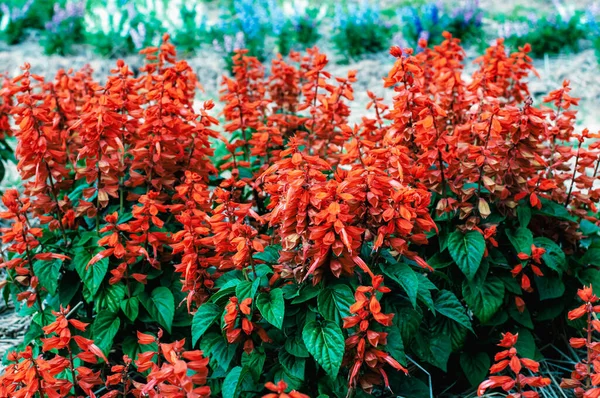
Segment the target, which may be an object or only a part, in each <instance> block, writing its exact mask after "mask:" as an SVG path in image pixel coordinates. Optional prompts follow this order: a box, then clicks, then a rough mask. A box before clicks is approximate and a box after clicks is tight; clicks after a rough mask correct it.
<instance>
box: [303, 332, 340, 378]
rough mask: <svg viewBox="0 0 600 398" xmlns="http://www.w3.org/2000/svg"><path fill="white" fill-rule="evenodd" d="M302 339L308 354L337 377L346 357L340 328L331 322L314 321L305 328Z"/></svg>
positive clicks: (329, 373) (326, 370)
mask: <svg viewBox="0 0 600 398" xmlns="http://www.w3.org/2000/svg"><path fill="white" fill-rule="evenodd" d="M302 339H303V340H304V344H305V345H306V348H307V349H308V352H310V354H311V355H312V356H313V358H315V360H316V361H317V363H318V364H319V365H321V367H322V368H323V370H325V372H326V373H327V374H328V375H329V376H331V377H336V376H337V374H338V372H339V370H340V366H341V364H342V358H343V357H344V347H345V343H344V334H343V333H342V330H341V329H340V327H339V326H338V325H337V324H336V323H335V322H331V321H323V322H321V323H319V322H317V321H312V322H310V323H307V324H306V325H305V326H304V330H303V331H302Z"/></svg>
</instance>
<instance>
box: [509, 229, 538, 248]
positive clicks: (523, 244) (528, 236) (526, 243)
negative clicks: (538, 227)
mask: <svg viewBox="0 0 600 398" xmlns="http://www.w3.org/2000/svg"><path fill="white" fill-rule="evenodd" d="M506 236H507V237H508V240H510V243H512V245H513V247H514V248H515V250H516V251H517V254H519V253H525V254H527V255H531V245H532V244H533V234H532V233H531V231H530V230H529V229H528V228H524V227H519V228H517V229H516V230H514V231H513V230H511V229H507V230H506Z"/></svg>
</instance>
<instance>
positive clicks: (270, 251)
mask: <svg viewBox="0 0 600 398" xmlns="http://www.w3.org/2000/svg"><path fill="white" fill-rule="evenodd" d="M280 250H281V245H269V246H267V247H265V251H263V252H257V253H254V255H253V256H252V257H253V258H255V259H256V260H261V261H264V262H265V263H267V264H278V263H279V251H280Z"/></svg>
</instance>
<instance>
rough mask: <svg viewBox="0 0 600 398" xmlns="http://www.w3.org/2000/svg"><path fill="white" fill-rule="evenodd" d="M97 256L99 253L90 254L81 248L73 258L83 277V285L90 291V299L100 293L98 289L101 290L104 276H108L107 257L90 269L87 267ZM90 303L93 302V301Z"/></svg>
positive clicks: (77, 269) (78, 271)
mask: <svg viewBox="0 0 600 398" xmlns="http://www.w3.org/2000/svg"><path fill="white" fill-rule="evenodd" d="M99 252H100V251H99V250H98V253H99ZM96 254H97V253H95V252H89V251H88V250H86V249H85V248H79V249H77V251H76V252H75V255H74V256H73V263H74V264H75V270H76V271H77V273H78V274H79V276H80V277H81V280H82V281H83V285H84V286H85V287H86V288H87V290H88V291H89V297H92V298H93V297H94V296H95V295H96V292H97V291H98V289H99V288H100V285H101V284H102V281H103V280H104V276H105V275H106V272H107V271H108V263H109V259H108V257H105V258H103V259H102V260H100V261H98V262H97V263H95V264H93V265H90V266H89V268H88V267H87V265H88V263H89V262H90V260H91V259H92V257H94V256H95V255H96ZM86 268H87V269H86ZM88 301H91V299H90V300H88Z"/></svg>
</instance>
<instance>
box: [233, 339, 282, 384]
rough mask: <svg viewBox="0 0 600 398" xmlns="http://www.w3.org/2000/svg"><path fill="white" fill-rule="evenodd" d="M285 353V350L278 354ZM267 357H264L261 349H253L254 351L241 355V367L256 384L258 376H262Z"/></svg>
mask: <svg viewBox="0 0 600 398" xmlns="http://www.w3.org/2000/svg"><path fill="white" fill-rule="evenodd" d="M282 352H285V350H280V351H279V353H282ZM266 359H267V356H266V355H265V352H264V349H263V348H262V347H255V348H254V351H252V352H251V353H250V354H248V353H247V352H244V353H243V354H242V366H243V367H244V368H245V369H248V371H249V372H250V374H251V375H252V378H253V379H254V381H256V382H258V381H259V380H260V376H261V375H262V374H263V368H264V366H265V360H266Z"/></svg>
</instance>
